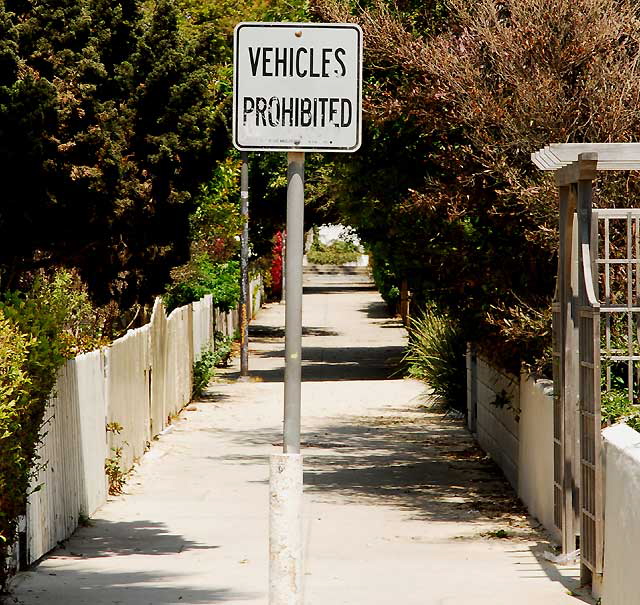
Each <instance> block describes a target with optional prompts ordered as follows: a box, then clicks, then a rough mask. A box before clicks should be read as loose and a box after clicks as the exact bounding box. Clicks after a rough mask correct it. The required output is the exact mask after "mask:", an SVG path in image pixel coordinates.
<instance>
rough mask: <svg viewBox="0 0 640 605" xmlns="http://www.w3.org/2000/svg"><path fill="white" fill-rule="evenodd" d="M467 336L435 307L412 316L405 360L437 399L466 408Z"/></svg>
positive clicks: (415, 376) (414, 374)
mask: <svg viewBox="0 0 640 605" xmlns="http://www.w3.org/2000/svg"><path fill="white" fill-rule="evenodd" d="M464 352H465V339H464V337H463V334H462V332H461V330H460V329H459V328H458V326H457V325H456V324H455V322H453V320H452V319H451V318H450V317H449V316H448V315H446V314H444V313H439V312H438V311H437V310H436V309H435V308H434V307H427V308H425V309H424V311H423V312H422V313H420V314H419V315H417V316H416V317H413V318H412V319H411V324H410V329H409V345H408V347H407V352H406V354H405V357H404V359H405V361H406V362H407V363H408V366H409V374H410V375H411V376H412V377H414V378H417V379H419V380H423V381H424V382H426V383H427V384H428V385H429V386H430V387H431V389H432V391H433V396H434V400H435V402H436V403H439V404H442V405H444V406H445V407H447V408H453V409H456V410H459V411H464V410H465V409H466V366H465V357H464Z"/></svg>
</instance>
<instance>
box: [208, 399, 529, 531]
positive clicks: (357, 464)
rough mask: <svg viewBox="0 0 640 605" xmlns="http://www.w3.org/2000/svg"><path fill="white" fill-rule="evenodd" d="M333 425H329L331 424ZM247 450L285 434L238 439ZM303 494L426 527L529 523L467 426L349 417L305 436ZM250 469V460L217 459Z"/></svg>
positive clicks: (431, 417)
mask: <svg viewBox="0 0 640 605" xmlns="http://www.w3.org/2000/svg"><path fill="white" fill-rule="evenodd" d="M329 420H330V419H329ZM235 439H236V440H237V441H238V443H242V444H243V445H266V444H270V445H274V446H276V447H279V446H280V445H281V443H280V442H281V439H282V437H281V433H279V432H276V431H264V432H260V433H256V434H253V435H251V436H248V435H246V434H243V433H240V432H239V433H238V434H237V435H236V436H235ZM302 453H303V455H304V460H305V469H306V473H305V485H306V487H305V489H306V491H307V493H310V494H312V495H313V497H314V499H318V500H320V501H322V500H324V499H325V498H326V499H329V500H331V499H333V498H335V496H336V495H339V496H340V498H341V499H346V500H347V501H351V502H369V503H371V504H380V505H390V506H395V507H399V508H403V509H408V510H410V511H411V512H412V513H413V515H414V516H415V518H419V519H423V520H429V521H446V522H452V521H462V520H464V521H475V520H477V521H486V520H487V519H495V520H500V519H511V518H514V519H520V520H523V519H525V515H524V509H523V508H522V505H521V503H520V502H519V500H518V499H517V497H516V496H515V494H514V492H513V489H512V488H511V486H510V485H509V484H508V483H507V481H506V479H505V478H504V476H503V475H502V473H501V471H500V470H499V469H498V467H497V466H496V465H495V464H494V463H493V462H492V461H491V459H490V458H488V457H487V456H486V455H485V454H484V452H482V450H480V449H479V448H478V446H477V445H476V444H475V443H474V442H473V440H472V439H471V436H470V435H469V433H468V432H467V430H466V428H465V427H464V425H463V423H462V422H461V421H459V420H455V419H448V418H447V419H445V418H443V417H442V416H441V415H439V414H437V413H434V412H426V411H425V413H424V416H423V417H420V416H418V417H416V416H415V415H412V416H411V417H401V416H379V417H376V416H372V417H368V416H367V417H355V416H352V417H344V418H343V419H340V421H339V422H338V421H335V422H333V423H332V422H330V421H329V422H328V423H327V424H325V425H324V426H322V427H321V428H320V429H316V430H314V431H313V432H307V433H304V434H303V436H302ZM220 458H222V459H225V460H227V459H229V460H231V459H233V460H234V462H236V463H252V462H255V461H256V459H257V458H260V459H263V458H264V457H263V456H259V457H256V459H253V460H252V458H251V457H250V456H249V457H247V456H242V457H225V456H222V457H220Z"/></svg>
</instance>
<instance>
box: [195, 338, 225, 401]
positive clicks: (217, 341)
mask: <svg viewBox="0 0 640 605" xmlns="http://www.w3.org/2000/svg"><path fill="white" fill-rule="evenodd" d="M232 345H233V341H232V340H231V338H229V337H228V336H225V335H224V334H223V333H222V332H216V333H215V336H214V339H213V348H211V349H208V350H206V351H204V352H203V353H202V356H201V357H200V359H199V360H198V361H196V362H195V363H194V364H193V387H192V389H191V396H192V397H200V396H201V395H202V393H203V392H204V390H205V389H206V388H207V385H208V384H209V382H210V381H211V379H212V378H213V375H214V374H215V368H224V367H226V366H227V364H228V363H229V358H230V357H231V352H232Z"/></svg>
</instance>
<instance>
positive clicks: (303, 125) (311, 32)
mask: <svg viewBox="0 0 640 605" xmlns="http://www.w3.org/2000/svg"><path fill="white" fill-rule="evenodd" d="M361 56H362V32H361V30H360V28H359V27H358V26H357V25H353V24H300V23H240V24H239V25H238V26H237V27H236V30H235V44H234V107H233V110H234V115H233V139H234V144H235V146H236V147H237V148H238V149H241V150H244V151H276V150H280V151H346V152H353V151H355V150H356V149H358V147H359V146H360V137H361V113H362V110H361V95H362V92H361V91H362V67H361V64H362V61H361Z"/></svg>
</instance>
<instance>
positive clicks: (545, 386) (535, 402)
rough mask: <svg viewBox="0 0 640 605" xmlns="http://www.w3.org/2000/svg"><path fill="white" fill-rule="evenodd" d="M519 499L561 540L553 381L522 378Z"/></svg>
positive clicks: (554, 536)
mask: <svg viewBox="0 0 640 605" xmlns="http://www.w3.org/2000/svg"><path fill="white" fill-rule="evenodd" d="M519 441H520V447H519V455H518V496H519V497H520V499H521V500H522V501H523V502H524V503H525V504H526V506H527V508H528V509H529V512H530V513H531V514H532V515H533V516H534V517H535V518H536V519H538V521H540V523H542V525H544V527H545V528H546V529H547V530H548V531H549V532H550V533H551V535H552V536H553V538H554V539H555V540H557V541H560V535H559V534H560V532H559V531H558V530H557V529H556V528H555V527H554V525H553V382H552V381H551V380H534V379H533V378H532V377H531V376H526V375H523V376H522V377H521V378H520V422H519Z"/></svg>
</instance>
